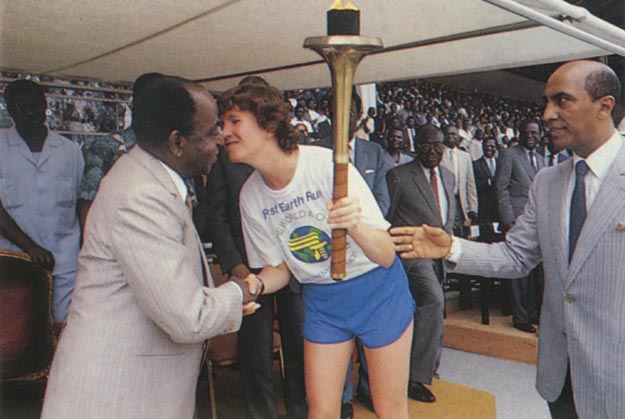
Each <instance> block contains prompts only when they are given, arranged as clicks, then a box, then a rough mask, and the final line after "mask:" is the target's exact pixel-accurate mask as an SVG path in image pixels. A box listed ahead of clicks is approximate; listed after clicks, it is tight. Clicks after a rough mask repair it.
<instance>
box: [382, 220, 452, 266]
mask: <svg viewBox="0 0 625 419" xmlns="http://www.w3.org/2000/svg"><path fill="white" fill-rule="evenodd" d="M390 233H391V236H392V239H393V243H395V251H396V252H398V253H399V256H400V257H401V258H403V259H412V258H423V259H440V258H444V257H445V256H447V255H448V254H449V251H450V249H451V236H450V235H449V234H447V233H445V231H444V230H443V229H440V228H437V227H429V226H427V225H425V224H424V225H423V226H421V227H410V226H404V227H393V228H391V229H390Z"/></svg>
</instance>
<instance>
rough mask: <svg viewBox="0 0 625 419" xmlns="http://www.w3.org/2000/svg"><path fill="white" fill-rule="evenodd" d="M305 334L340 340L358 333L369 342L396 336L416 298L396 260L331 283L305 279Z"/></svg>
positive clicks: (309, 337) (372, 345)
mask: <svg viewBox="0 0 625 419" xmlns="http://www.w3.org/2000/svg"><path fill="white" fill-rule="evenodd" d="M302 293H303V297H304V338H305V339H306V340H308V341H310V342H314V343H339V342H344V341H347V340H349V339H351V338H353V337H354V336H355V337H358V338H360V340H361V341H362V343H363V344H364V345H365V346H366V347H368V348H379V347H382V346H386V345H388V344H391V343H393V342H395V341H396V340H397V339H399V337H400V336H401V335H402V334H403V333H404V331H405V330H406V328H407V327H408V325H409V324H410V322H411V321H412V319H413V316H414V311H415V304H414V301H413V299H412V296H411V294H410V289H409V288H408V279H407V278H406V273H405V272H404V268H403V266H402V264H401V262H400V261H399V258H397V257H396V258H395V261H394V262H393V264H392V265H391V267H390V268H384V267H382V266H380V267H378V268H376V269H373V270H372V271H369V272H367V273H365V274H362V275H360V276H358V277H356V278H353V279H349V280H346V281H340V282H336V283H334V284H304V286H303V287H302Z"/></svg>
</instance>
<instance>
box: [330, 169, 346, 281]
mask: <svg viewBox="0 0 625 419" xmlns="http://www.w3.org/2000/svg"><path fill="white" fill-rule="evenodd" d="M348 167H349V164H348V163H337V162H335V163H334V191H333V194H332V195H333V196H332V198H333V201H334V202H336V201H337V200H339V199H341V198H344V197H346V196H347V170H348ZM346 240H347V230H345V229H344V228H335V229H333V230H332V279H334V280H336V281H340V280H341V279H345V273H346V252H345V242H346Z"/></svg>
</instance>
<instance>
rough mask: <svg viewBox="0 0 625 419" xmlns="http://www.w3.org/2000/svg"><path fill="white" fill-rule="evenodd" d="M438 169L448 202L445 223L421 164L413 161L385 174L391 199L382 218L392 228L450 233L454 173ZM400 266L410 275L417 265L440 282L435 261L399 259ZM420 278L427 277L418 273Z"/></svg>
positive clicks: (441, 276)
mask: <svg viewBox="0 0 625 419" xmlns="http://www.w3.org/2000/svg"><path fill="white" fill-rule="evenodd" d="M439 169H440V173H441V177H442V179H443V188H444V189H445V196H446V197H447V202H448V205H447V207H448V212H447V222H446V223H445V224H443V221H442V219H441V215H440V211H439V209H438V205H437V204H436V201H435V198H434V193H433V192H432V188H431V187H430V183H429V180H428V179H427V177H426V176H425V173H423V169H422V168H421V164H420V163H419V162H418V161H417V160H413V161H411V162H410V163H406V164H402V165H399V166H397V167H395V168H393V169H391V170H390V171H389V172H388V173H387V175H386V179H387V182H388V189H389V193H390V196H391V207H390V208H389V210H388V214H387V217H386V218H387V219H388V221H389V222H390V223H391V224H392V225H393V226H402V225H412V226H420V225H422V224H427V225H429V226H432V227H440V228H443V229H444V230H445V231H447V232H448V233H450V234H451V232H452V230H453V226H454V220H455V217H456V205H455V200H454V174H453V173H452V172H450V171H449V170H447V169H445V168H444V167H442V166H439ZM402 263H403V264H404V267H405V268H406V271H407V272H408V271H411V272H414V271H415V265H420V266H421V267H423V268H427V269H429V270H431V272H433V273H434V275H435V276H436V277H437V278H438V280H439V282H442V281H443V279H444V275H445V274H444V270H443V267H442V264H441V263H440V261H439V260H435V261H427V262H424V261H422V260H420V259H402ZM422 275H428V274H427V273H426V272H423V271H422Z"/></svg>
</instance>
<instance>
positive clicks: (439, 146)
mask: <svg viewBox="0 0 625 419" xmlns="http://www.w3.org/2000/svg"><path fill="white" fill-rule="evenodd" d="M417 148H418V149H419V151H421V152H422V153H428V152H430V151H432V150H434V151H442V150H443V143H423V144H417Z"/></svg>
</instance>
